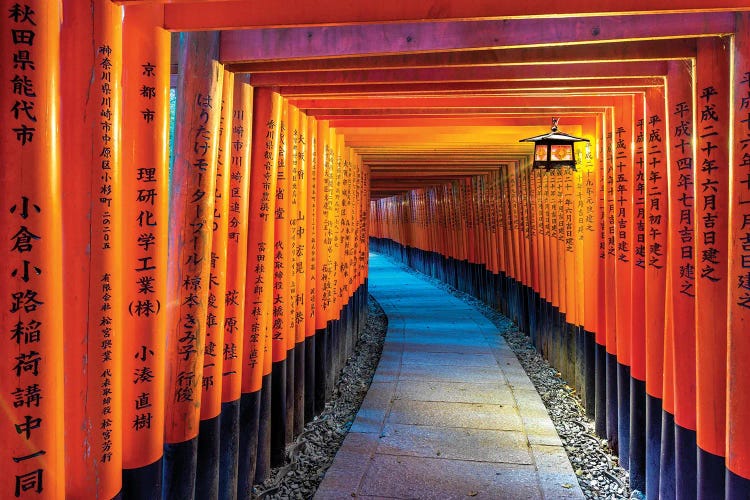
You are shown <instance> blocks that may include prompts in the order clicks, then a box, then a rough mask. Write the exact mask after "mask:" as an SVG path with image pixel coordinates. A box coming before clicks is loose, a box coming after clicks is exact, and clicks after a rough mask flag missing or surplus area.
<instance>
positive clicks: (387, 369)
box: [315, 254, 583, 499]
mask: <svg viewBox="0 0 750 500" xmlns="http://www.w3.org/2000/svg"><path fill="white" fill-rule="evenodd" d="M405 269H406V268H404V267H402V266H401V265H400V264H396V263H394V262H393V261H391V260H389V259H387V258H386V257H384V256H381V255H378V254H370V278H369V289H370V293H371V294H372V295H373V296H374V297H375V298H376V299H377V300H378V301H379V302H380V304H381V306H382V307H383V309H384V310H385V313H386V315H387V316H388V333H387V336H386V342H385V346H384V348H383V356H382V358H381V360H380V364H379V365H378V368H377V371H376V372H375V377H374V379H373V382H372V385H371V387H370V390H369V392H368V393H367V396H366V398H365V400H364V402H363V403H362V407H361V408H360V410H359V413H358V414H357V417H356V419H355V421H354V423H353V425H352V428H351V430H350V432H349V434H348V435H347V437H346V439H345V440H344V443H343V445H342V446H341V449H340V450H339V452H338V454H337V455H336V458H335V460H334V462H333V465H332V466H331V468H330V469H329V470H328V472H327V473H326V476H325V478H324V480H323V482H322V484H321V486H320V488H319V489H318V492H317V494H316V496H315V498H316V499H328V498H352V497H356V498H410V499H411V498H441V499H448V498H466V497H475V498H489V499H502V498H514V499H533V498H549V499H561V498H583V494H582V492H581V490H580V488H579V486H578V482H577V481H576V477H575V475H574V473H573V470H572V468H571V465H570V462H569V460H568V457H567V455H566V454H565V451H564V449H563V447H562V443H561V442H560V438H559V436H558V435H557V432H556V431H555V428H554V426H553V424H552V421H551V420H550V418H549V415H548V414H547V410H546V409H545V407H544V404H543V403H542V400H541V398H540V397H539V395H538V394H537V392H536V390H535V389H534V386H533V385H532V384H531V381H530V380H529V378H528V377H527V375H526V373H525V372H524V371H523V368H522V367H521V365H520V364H519V363H518V360H517V359H516V357H515V355H514V354H513V352H512V351H511V350H510V348H509V347H508V346H507V345H506V343H505V341H504V340H503V338H502V337H501V336H500V334H499V332H498V331H497V329H496V328H495V326H494V325H493V324H492V323H490V322H489V321H488V320H487V319H486V318H485V317H484V316H482V315H481V314H480V313H479V312H478V311H477V310H476V309H474V308H473V307H471V306H470V305H468V304H465V303H463V302H462V301H460V300H458V299H457V298H455V297H453V296H452V295H450V294H448V293H446V292H445V291H443V290H441V289H439V288H437V287H436V286H434V285H433V284H432V283H430V282H428V281H427V280H426V279H423V278H421V277H420V276H418V275H415V274H413V273H409V272H406V271H405Z"/></svg>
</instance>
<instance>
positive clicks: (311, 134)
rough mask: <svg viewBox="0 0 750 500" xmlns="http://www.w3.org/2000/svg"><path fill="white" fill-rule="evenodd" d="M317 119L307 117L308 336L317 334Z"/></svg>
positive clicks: (306, 311) (306, 310) (306, 303)
mask: <svg viewBox="0 0 750 500" xmlns="http://www.w3.org/2000/svg"><path fill="white" fill-rule="evenodd" d="M317 128H318V125H317V121H316V120H315V119H314V118H312V117H308V118H307V131H308V132H307V147H306V148H305V149H306V152H307V165H308V169H307V170H308V171H307V174H306V178H305V180H304V182H306V183H307V213H308V214H309V215H308V217H307V230H306V235H307V239H306V244H307V263H306V266H307V270H306V273H305V277H306V288H307V290H306V293H307V297H306V301H305V317H306V320H305V321H306V323H307V327H306V334H307V335H308V336H311V335H314V334H315V328H316V327H315V308H316V305H315V304H316V301H317V287H318V279H317V272H316V271H317V267H316V265H315V261H316V259H317V252H318V217H317V213H318V200H317V190H318V187H317V185H318V152H317V146H318V133H317Z"/></svg>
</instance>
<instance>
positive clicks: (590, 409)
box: [579, 124, 601, 418]
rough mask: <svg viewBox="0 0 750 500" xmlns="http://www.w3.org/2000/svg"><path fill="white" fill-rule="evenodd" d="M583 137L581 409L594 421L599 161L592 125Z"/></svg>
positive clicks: (598, 140)
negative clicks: (583, 370)
mask: <svg viewBox="0 0 750 500" xmlns="http://www.w3.org/2000/svg"><path fill="white" fill-rule="evenodd" d="M583 136H584V137H586V138H587V139H589V141H590V144H591V146H590V147H589V148H587V149H586V153H585V155H584V160H583V163H582V165H581V166H580V167H579V168H580V170H581V177H582V181H581V182H582V185H581V190H582V193H581V196H582V198H583V207H579V210H581V212H582V218H583V221H582V225H583V227H582V237H583V249H582V251H581V256H580V258H581V259H582V260H583V263H584V269H585V272H584V273H583V294H584V297H583V335H584V359H585V360H586V361H585V374H584V377H585V380H584V386H585V387H586V390H585V399H584V406H585V408H586V414H587V415H588V416H589V417H590V418H593V417H594V408H595V406H596V400H595V398H596V390H595V389H596V366H595V364H596V363H595V356H596V335H597V332H598V331H599V327H598V324H597V309H598V304H599V296H600V294H599V289H598V281H599V265H598V264H599V233H598V231H599V226H600V221H599V209H598V202H599V193H598V191H597V187H596V186H597V169H598V168H600V167H599V158H598V157H597V156H598V155H597V152H598V150H599V149H598V148H599V144H600V143H601V140H600V139H598V137H597V135H596V125H595V124H594V127H592V130H586V129H584V135H583Z"/></svg>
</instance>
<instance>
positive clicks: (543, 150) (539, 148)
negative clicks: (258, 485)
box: [534, 144, 547, 161]
mask: <svg viewBox="0 0 750 500" xmlns="http://www.w3.org/2000/svg"><path fill="white" fill-rule="evenodd" d="M534 161H547V145H546V144H537V145H536V147H535V148H534Z"/></svg>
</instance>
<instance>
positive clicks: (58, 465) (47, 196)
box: [0, 1, 98, 498]
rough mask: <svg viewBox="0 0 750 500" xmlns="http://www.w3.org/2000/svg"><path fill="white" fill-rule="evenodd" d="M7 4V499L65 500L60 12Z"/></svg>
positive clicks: (0, 213)
mask: <svg viewBox="0 0 750 500" xmlns="http://www.w3.org/2000/svg"><path fill="white" fill-rule="evenodd" d="M0 5H2V13H1V14H0V16H2V17H0V39H1V40H2V44H3V48H4V50H3V51H2V55H1V56H0V57H2V58H3V61H2V63H0V77H1V80H2V83H1V84H0V85H2V87H1V88H0V103H1V105H2V109H3V112H4V113H5V115H4V119H5V120H4V121H3V127H7V129H5V128H4V134H3V139H2V140H0V157H2V158H3V161H4V162H6V163H7V165H8V166H13V168H10V167H6V168H0V184H1V185H2V186H3V189H4V194H3V196H2V197H0V233H2V240H3V247H2V248H3V250H2V252H3V253H2V259H0V271H1V272H2V274H1V275H0V277H1V279H2V281H0V292H1V295H0V296H1V297H2V305H1V306H0V328H2V331H3V334H2V337H0V358H1V359H2V365H3V373H2V376H1V377H0V389H1V390H2V393H3V394H2V395H1V396H0V398H1V399H2V401H3V402H4V404H3V411H2V412H1V413H0V423H2V426H3V428H2V429H0V437H2V439H3V443H2V446H0V459H2V460H1V461H0V467H3V469H4V474H3V475H2V476H0V497H3V498H39V497H40V495H46V496H47V497H50V498H52V497H56V496H57V497H62V496H64V494H63V491H64V483H65V481H64V478H63V477H62V474H61V473H62V470H63V468H62V465H63V460H62V458H63V457H62V448H63V439H62V438H63V433H62V430H63V427H62V424H63V422H62V419H63V417H62V402H63V400H62V389H63V386H62V380H61V379H62V377H61V376H62V338H61V335H59V325H60V324H61V322H62V308H61V306H62V288H61V285H60V282H61V276H60V274H61V273H60V268H61V265H60V255H61V238H62V237H61V233H60V226H61V220H60V212H59V208H56V207H54V204H53V203H52V202H51V201H50V200H53V199H56V198H58V197H59V194H60V185H59V178H58V175H59V157H58V154H57V145H56V144H55V143H54V142H53V139H52V138H53V137H54V134H53V131H54V130H55V129H57V128H58V126H59V123H58V122H56V121H55V119H56V117H57V102H58V98H57V93H56V90H57V89H56V84H55V83H54V82H53V79H55V80H56V79H57V77H59V71H58V68H59V67H58V66H57V65H58V61H57V56H58V52H59V51H58V45H57V43H58V39H59V15H60V14H59V6H56V5H55V6H51V7H50V6H47V5H46V2H35V1H28V2H3V3H1V4H0ZM21 166H22V167H23V168H21ZM16 167H17V168H16ZM21 171H23V172H21ZM22 173H23V175H22ZM97 452H98V450H97Z"/></svg>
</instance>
